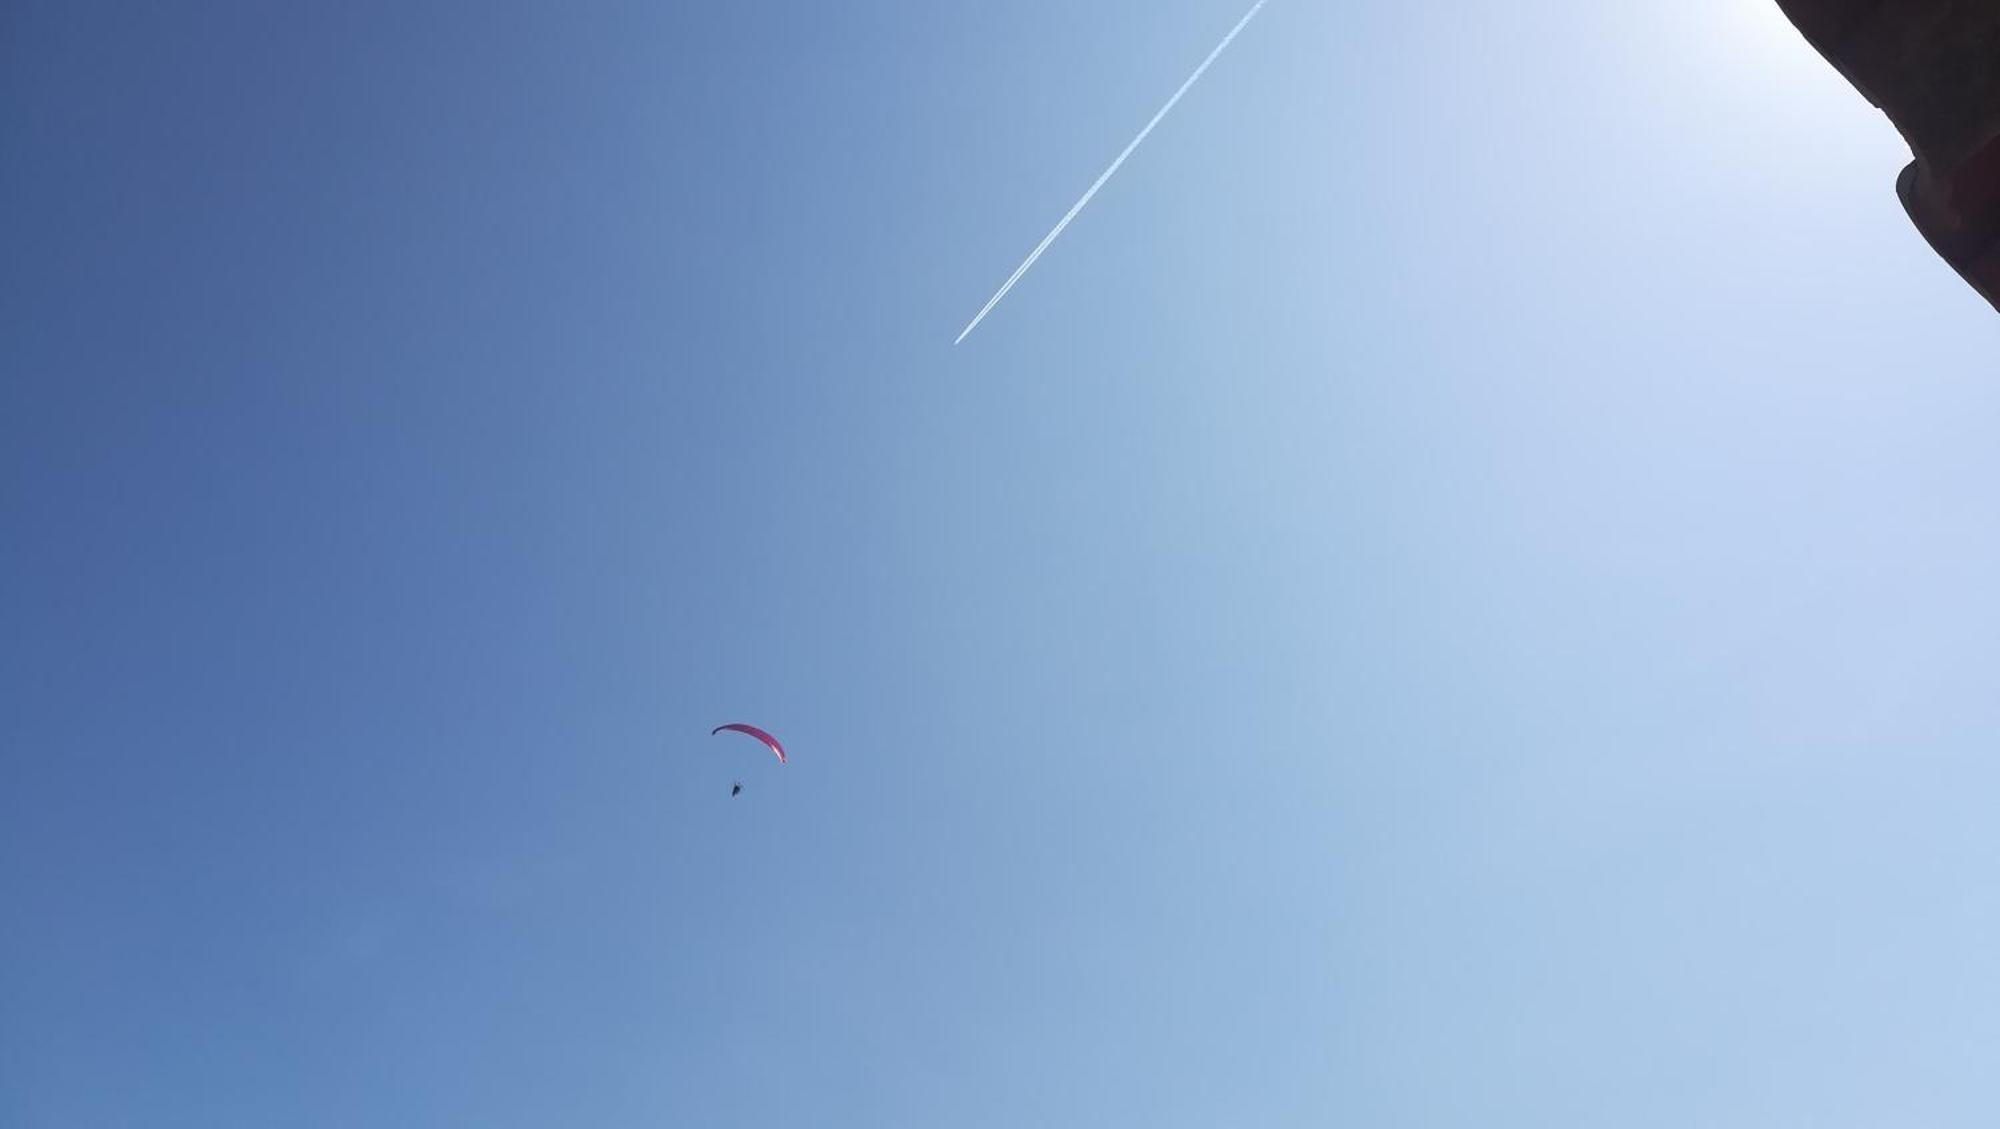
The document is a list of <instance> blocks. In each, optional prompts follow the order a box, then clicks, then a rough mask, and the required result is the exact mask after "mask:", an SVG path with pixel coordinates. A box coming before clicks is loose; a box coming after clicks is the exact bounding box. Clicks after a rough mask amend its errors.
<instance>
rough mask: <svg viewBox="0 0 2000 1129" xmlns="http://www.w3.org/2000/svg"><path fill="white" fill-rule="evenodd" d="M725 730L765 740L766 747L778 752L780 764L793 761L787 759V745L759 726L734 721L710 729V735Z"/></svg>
mask: <svg viewBox="0 0 2000 1129" xmlns="http://www.w3.org/2000/svg"><path fill="white" fill-rule="evenodd" d="M725 730H727V731H728V732H731V733H741V734H743V735H745V736H747V737H754V738H756V739H757V740H758V741H761V742H763V743H764V747H765V748H767V749H770V750H771V751H772V752H774V753H776V754H778V763H779V764H789V763H791V762H789V761H787V760H786V759H785V747H784V746H783V745H781V744H779V743H778V739H777V738H776V737H773V736H771V735H770V734H769V733H766V732H764V731H763V730H761V729H759V728H757V727H756V726H754V725H744V724H742V723H741V722H734V721H732V722H730V723H729V724H728V725H718V726H716V727H715V728H714V729H711V730H709V731H708V735H709V736H710V737H713V736H715V735H716V734H718V733H721V732H723V731H725Z"/></svg>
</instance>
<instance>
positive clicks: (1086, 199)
mask: <svg viewBox="0 0 2000 1129" xmlns="http://www.w3.org/2000/svg"><path fill="white" fill-rule="evenodd" d="M1265 2H1266V0H1257V2H1256V3H1255V4H1252V5H1251V6H1250V10H1249V11H1248V12H1245V13H1244V14H1243V18H1242V19H1240V20H1237V21H1236V26H1235V27H1232V28H1230V29H1229V34H1228V35H1225V36H1223V37H1222V42H1220V43H1218V44H1216V45H1215V50H1213V51H1210V52H1209V53H1208V58H1206V59H1203V60H1202V61H1201V65H1200V66H1198V67H1196V68H1195V69H1194V73H1193V74H1191V75H1189V76H1188V80H1187V81H1186V82H1183V83H1181V88H1180V89H1179V90H1176V91H1174V96H1173V97H1172V98H1169V99H1167V104H1166V105H1164V106H1161V107H1160V112H1159V113H1157V114H1154V115H1153V120H1152V121H1149V122H1147V123H1146V128H1144V129H1142V130H1140V131H1139V136H1137V137H1135V138H1133V139H1132V143H1131V144H1130V145H1127V146H1125V151H1124V152H1123V153H1120V154H1118V159H1117V160H1115V161H1113V162H1111V167H1110V168H1108V169H1105V170H1104V175H1102V176H1100V177H1098V178H1097V183H1095V184H1093V185H1091V186H1090V191H1088V192H1086V193H1084V194H1083V199H1081V200H1078V201H1077V202H1076V203H1075V204H1074V205H1072V206H1071V207H1070V210H1069V213H1068V214H1067V215H1065V216H1063V218H1062V222H1061V223H1058V224H1056V226H1055V229H1054V230H1052V231H1050V232H1049V233H1048V234H1047V235H1045V236H1043V237H1042V241H1041V242H1040V243H1037V244H1036V245H1035V249H1034V250H1033V251H1031V252H1029V253H1028V257H1027V259H1026V260H1025V261H1023V262H1022V263H1021V265H1020V266H1018V267H1015V268H1014V273H1013V274H1011V275H1008V276H1007V281H1006V282H1004V283H1001V284H1000V289H999V290H997V291H995V292H994V294H993V297H991V298H988V299H987V300H986V304H985V305H984V306H982V307H980V309H979V313H978V314H976V315H974V316H973V319H972V321H971V322H970V323H969V324H968V325H966V327H965V329H964V330H962V331H960V333H959V335H958V337H957V338H956V339H955V340H953V341H952V344H954V345H956V344H958V343H959V342H960V341H963V340H965V335H966V334H968V333H971V332H972V331H973V330H975V329H977V328H979V323H980V322H982V321H985V320H986V315H987V314H989V313H992V312H993V307H995V306H997V305H999V304H1000V299H1002V298H1005V297H1006V296H1007V292H1008V291H1009V290H1012V289H1014V284H1015V283H1017V282H1019V281H1021V276H1022V275H1024V274H1027V273H1028V268H1030V267H1032V266H1034V265H1035V260H1036V259H1039V258H1041V257H1042V252H1043V251H1046V250H1048V249H1049V244H1051V243H1054V242H1055V241H1056V236H1058V235H1061V234H1062V233H1063V228H1066V227H1068V226H1069V221H1071V220H1073V219H1075V218H1076V214H1077V213H1078V212H1081V211H1083V208H1084V205H1086V204H1088V203H1090V198H1091V197H1092V196H1095V195H1097V190H1098V189H1100V188H1102V187H1104V182H1105V181H1107V180H1110V179H1111V177H1112V176H1113V174H1115V173H1117V171H1118V168H1119V166H1121V165H1123V164H1124V163H1125V158H1127V157H1129V156H1131V155H1132V150H1134V149H1137V148H1138V147H1139V144H1140V142H1142V141H1144V140H1146V135H1147V134H1149V133H1151V132H1153V127H1154V126H1156V125H1159V124H1160V119H1161V118H1164V117H1166V116H1167V114H1168V112H1169V111H1171V110H1172V109H1173V108H1174V104H1175V103H1176V102H1179V101H1180V100H1181V96H1182V95H1184V94H1186V93H1187V92H1188V90H1189V88H1190V87H1192V86H1194V84H1195V83H1197V82H1200V81H1201V76H1202V75H1203V74H1204V73H1206V72H1207V70H1208V68H1209V66H1210V64H1212V63H1214V62H1215V60H1216V57H1217V56H1219V55H1221V54H1222V52H1223V51H1224V50H1226V49H1227V48H1228V47H1229V43H1230V41H1231V40H1233V39H1235V38H1236V33H1237V32H1240V31H1242V30H1243V28H1244V27H1245V26H1246V25H1248V24H1249V23H1250V21H1251V20H1253V19H1255V18H1256V16H1257V13H1258V11H1259V10H1261V9H1262V8H1263V7H1264V4H1265Z"/></svg>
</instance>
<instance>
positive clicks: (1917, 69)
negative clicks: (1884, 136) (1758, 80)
mask: <svg viewBox="0 0 2000 1129" xmlns="http://www.w3.org/2000/svg"><path fill="white" fill-rule="evenodd" d="M1778 3H1779V6H1780V7H1782V8H1783V9H1784V10H1785V14H1786V15H1787V16H1790V17H1791V20H1792V23H1793V24H1795V25H1797V27H1798V29H1799V30H1800V31H1802V32H1804V33H1805V36H1806V38H1807V39H1809V40H1811V41H1812V44H1813V46H1814V47H1817V48H1818V49H1819V52H1820V54H1822V55H1824V56H1826V58H1827V60H1828V61H1829V62H1831V63H1832V64H1833V65H1834V66H1835V67H1836V68H1838V69H1839V71H1840V73H1841V74H1842V75H1845V76H1846V78H1847V81H1849V82H1851V83H1853V84H1854V87H1855V89H1857V90H1859V91H1860V92H1861V93H1862V95H1863V96H1865V97H1866V98H1867V99H1868V100H1869V101H1870V102H1872V103H1874V104H1875V105H1876V106H1878V107H1880V108H1881V109H1882V111H1883V112H1884V113H1885V114H1887V115H1888V116H1889V120H1890V121H1892V122H1894V123H1895V124H1896V128H1897V129H1898V130H1901V131H1902V134H1903V137H1904V139H1905V140H1907V141H1908V142H1909V143H1910V151H1911V153H1912V155H1913V156H1914V157H1915V158H1916V159H1915V160H1914V161H1912V162H1911V164H1910V166H1909V167H1908V168H1906V169H1904V170H1903V175H1902V176H1901V178H1900V179H1898V180H1897V182H1896V192H1897V195H1899V196H1901V197H1902V199H1903V207H1904V209H1905V210H1906V211H1908V212H1909V214H1910V218H1911V219H1912V220H1914V221H1915V222H1916V225H1917V230H1919V231H1921V232H1923V234H1924V238H1926V239H1928V240H1930V244H1931V246H1932V247H1933V248H1935V249H1936V250H1937V253H1938V254H1939V255H1942V256H1943V257H1944V259H1945V261H1946V262H1949V263H1950V264H1951V265H1952V266H1953V267H1955V268H1956V269H1957V270H1958V273H1959V274H1961V275H1963V276H1965V280H1966V281H1967V282H1970V283H1971V284H1972V285H1973V287H1974V288H1975V289H1977V290H1978V291H1979V292H1980V293H1981V294H1982V295H1984V296H1985V297H1986V300H1987V301H1989V302H1991V303H1993V304H1994V306H1995V308H1996V309H2000V0H1778Z"/></svg>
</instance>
